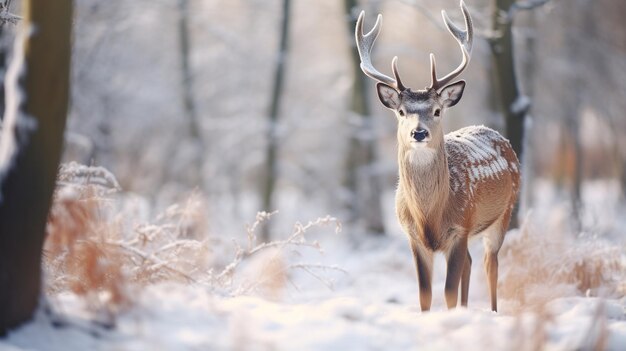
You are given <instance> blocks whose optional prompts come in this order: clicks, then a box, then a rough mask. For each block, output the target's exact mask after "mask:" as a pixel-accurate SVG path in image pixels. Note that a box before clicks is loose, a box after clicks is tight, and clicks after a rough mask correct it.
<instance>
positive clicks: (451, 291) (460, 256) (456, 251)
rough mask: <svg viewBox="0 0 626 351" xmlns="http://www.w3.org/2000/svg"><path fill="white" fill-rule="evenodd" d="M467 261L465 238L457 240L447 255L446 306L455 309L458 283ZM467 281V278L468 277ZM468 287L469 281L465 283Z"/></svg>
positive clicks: (457, 297)
mask: <svg viewBox="0 0 626 351" xmlns="http://www.w3.org/2000/svg"><path fill="white" fill-rule="evenodd" d="M466 260H467V238H461V239H459V240H458V241H457V242H456V243H455V244H454V246H452V249H451V250H450V253H449V254H448V272H447V274H446V287H445V294H446V304H447V305H448V308H454V307H456V304H457V302H458V299H459V282H460V281H461V273H463V269H464V268H465V265H466ZM468 279H469V277H468ZM467 283H468V285H469V281H468V282H467Z"/></svg>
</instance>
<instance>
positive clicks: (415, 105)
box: [405, 101, 432, 111]
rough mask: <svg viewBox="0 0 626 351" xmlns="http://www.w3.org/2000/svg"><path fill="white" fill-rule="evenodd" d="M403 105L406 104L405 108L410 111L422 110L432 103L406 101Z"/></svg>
mask: <svg viewBox="0 0 626 351" xmlns="http://www.w3.org/2000/svg"><path fill="white" fill-rule="evenodd" d="M405 104H406V107H407V108H408V109H409V110H412V111H417V110H423V109H426V108H428V107H430V106H432V103H429V102H423V101H407V102H405Z"/></svg>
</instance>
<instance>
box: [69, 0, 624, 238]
mask: <svg viewBox="0 0 626 351" xmlns="http://www.w3.org/2000/svg"><path fill="white" fill-rule="evenodd" d="M467 5H468V6H469V8H470V11H471V13H472V15H473V17H474V20H475V27H476V29H477V34H478V35H479V36H481V37H482V38H484V39H490V40H480V39H479V38H477V40H476V41H475V47H474V52H473V57H472V62H471V64H470V66H469V68H468V70H467V71H466V72H465V73H464V76H463V78H464V79H466V80H467V81H468V87H467V89H466V91H465V95H464V98H463V100H462V101H461V103H460V105H459V106H458V107H456V108H455V109H452V110H450V112H449V113H448V115H447V118H446V119H447V120H446V121H445V123H444V124H445V128H446V129H447V130H448V131H449V130H454V129H458V128H460V127H462V126H465V125H469V124H487V125H489V126H492V127H494V128H496V129H499V130H500V131H501V132H503V133H505V132H506V133H507V134H509V138H511V139H512V141H513V143H514V144H515V145H517V146H516V147H517V148H519V149H521V148H522V145H525V147H524V150H525V156H524V157H525V158H524V163H525V167H526V169H525V171H524V173H525V175H527V177H526V180H525V181H526V183H525V185H526V187H525V193H526V194H527V195H526V196H525V198H526V202H527V204H526V206H525V207H527V208H532V207H533V206H534V205H535V204H536V203H537V202H538V201H540V200H541V199H542V196H547V193H546V192H545V191H543V190H542V189H545V188H544V187H543V186H544V185H546V184H548V185H550V188H551V189H561V190H558V191H555V193H554V194H552V193H550V194H552V195H550V196H555V197H556V198H558V199H560V200H563V201H566V202H568V203H570V208H571V214H572V215H574V216H575V217H580V216H581V215H580V214H577V211H578V210H577V206H576V205H575V204H576V203H582V204H583V205H584V203H585V197H586V196H589V194H588V191H587V190H585V189H591V188H590V186H595V185H598V184H601V185H602V186H606V187H609V188H611V189H613V188H614V189H616V191H615V192H614V193H616V194H617V193H620V192H623V191H624V190H623V189H624V188H625V186H624V185H625V184H626V175H625V174H626V166H624V158H625V157H626V151H625V150H626V142H624V140H626V138H624V133H626V125H625V123H626V119H625V118H624V117H623V116H622V115H623V113H622V111H624V110H626V106H624V104H625V103H626V102H625V101H624V99H623V98H621V97H622V96H624V95H626V88H625V82H626V67H625V64H626V63H625V62H626V48H625V44H624V43H625V42H626V40H624V37H625V35H626V34H625V33H626V26H624V25H623V24H622V23H621V19H620V16H619V15H618V14H619V13H620V11H622V12H621V13H623V11H624V8H623V7H624V5H623V4H622V2H619V1H615V0H598V1H591V0H574V1H563V0H551V1H518V2H513V1H511V0H497V1H496V0H475V1H472V0H468V1H467ZM537 5H542V6H537ZM76 6H77V12H76V18H75V24H76V28H77V31H78V32H80V33H81V35H80V36H78V37H77V38H76V40H75V42H74V49H73V55H74V60H75V63H76V65H75V67H74V70H73V72H72V81H73V82H74V85H73V89H72V98H73V103H72V106H71V118H70V120H69V133H68V134H67V135H68V138H67V148H66V153H65V160H72V159H74V160H79V161H82V162H90V161H91V160H94V162H95V163H97V164H99V165H103V166H105V167H107V168H109V169H111V170H112V171H113V172H114V173H115V174H116V175H117V176H118V178H119V179H120V182H121V183H122V186H123V187H124V188H125V189H126V190H129V191H132V192H136V193H138V194H139V195H142V196H145V197H146V198H148V199H149V204H147V206H148V207H149V208H150V209H151V210H154V211H157V210H158V209H159V208H162V207H163V206H165V204H169V203H172V202H173V201H177V200H179V199H180V198H181V197H184V196H186V194H185V192H188V191H192V190H193V189H194V188H196V187H197V189H198V190H199V191H200V192H201V193H202V195H203V196H204V198H206V199H207V203H208V208H207V214H206V215H207V217H208V218H209V222H210V224H211V230H212V231H215V232H218V233H220V234H225V235H226V234H229V233H232V232H234V231H240V230H241V223H244V222H246V221H248V220H249V219H250V218H252V217H253V216H254V214H255V213H256V211H258V210H261V209H262V210H274V209H278V210H280V211H281V212H282V214H281V216H280V219H279V220H278V221H277V223H275V227H274V228H273V229H274V230H277V231H282V230H286V229H287V226H290V225H291V223H293V222H294V221H295V220H298V219H301V218H307V217H312V216H317V215H321V214H326V213H331V214H333V215H335V216H337V217H339V218H341V219H343V220H344V221H346V222H348V224H349V226H350V227H353V228H355V229H359V230H363V231H368V232H379V233H380V232H383V231H385V232H388V233H398V232H399V229H398V227H397V224H396V223H395V218H394V216H393V191H394V188H395V185H396V182H397V168H396V167H397V166H396V153H395V120H394V118H391V116H390V114H389V112H388V111H386V110H385V109H384V108H382V107H381V106H380V104H379V103H378V101H377V99H376V97H375V89H374V86H373V84H372V83H371V82H369V81H367V80H365V81H364V80H363V78H364V77H363V74H362V73H361V72H360V70H359V69H358V67H357V66H356V65H355V58H354V55H355V48H354V38H353V29H354V28H353V25H354V24H353V21H354V18H355V15H356V14H358V12H360V10H361V9H363V10H365V11H366V14H367V16H370V17H369V18H368V19H369V20H368V21H367V22H368V23H370V22H372V23H373V18H374V15H375V14H377V13H382V14H384V17H385V24H384V26H385V30H384V31H383V33H382V37H381V38H379V39H378V43H377V51H376V52H375V53H374V60H375V61H376V62H375V64H376V65H377V66H378V67H388V66H389V62H390V61H391V58H392V57H393V56H394V55H398V56H399V57H400V65H401V70H402V72H403V74H404V75H406V77H407V78H406V83H407V85H409V86H411V87H415V88H421V87H423V86H425V85H426V84H427V83H428V79H429V75H428V69H429V67H428V53H429V52H434V53H435V54H436V56H437V57H438V58H440V59H439V60H440V61H441V62H440V63H439V65H440V66H441V69H442V70H445V69H446V68H451V67H456V65H457V64H458V47H457V46H456V44H455V43H454V41H453V40H451V39H450V38H449V35H448V34H447V33H446V32H445V30H444V28H443V26H442V25H441V20H440V17H439V11H440V10H441V9H442V8H444V9H446V10H448V13H449V14H450V15H451V16H452V17H453V20H457V22H459V23H460V13H459V11H458V1H457V0H446V1H440V2H429V1H425V0H383V1H380V0H375V1H374V0H362V1H351V0H345V1H343V2H338V1H332V0H327V1H314V0H298V1H292V2H291V7H290V11H289V16H288V18H287V19H288V21H289V30H288V35H289V40H288V43H289V54H288V55H289V58H288V60H289V64H288V65H286V66H284V74H283V78H282V79H283V83H282V88H281V89H280V90H281V91H282V93H281V94H280V98H279V104H280V108H277V110H276V111H277V112H276V113H271V112H272V111H271V110H272V109H271V108H268V101H269V102H271V101H273V97H272V96H273V94H274V91H275V89H274V87H275V86H276V85H275V81H276V79H274V78H273V77H274V76H275V75H276V72H277V66H276V64H277V61H276V52H277V50H278V49H277V48H280V47H281V45H280V43H281V35H280V34H278V33H279V31H277V28H280V27H281V23H284V21H283V18H284V17H283V13H284V2H283V0H273V1H263V2H261V1H255V0H211V1H196V0H162V1H158V2H154V1H147V0H137V1H134V2H127V1H122V0H111V1H107V2H102V1H98V0H77V2H76ZM531 7H532V10H529V11H521V9H523V8H531ZM166 29H171V30H166ZM498 35H499V37H498ZM494 37H498V38H506V41H507V43H506V46H510V50H508V49H506V50H503V49H502V48H503V46H502V45H503V44H502V43H500V44H498V43H497V41H494V40H493V38H494ZM129 48H132V50H131V49H129ZM507 50H508V51H507ZM509 60H510V62H508V61H509ZM504 61H507V62H504ZM513 63H514V64H513ZM181 72H182V74H181ZM388 72H389V71H388ZM404 72H406V73H404ZM505 73H506V74H505ZM181 76H182V77H183V78H182V82H183V83H182V84H181ZM522 93H523V94H524V95H525V96H527V97H528V98H529V100H524V99H521V96H522ZM172 97H174V98H172ZM496 98H497V100H496ZM185 101H187V102H185ZM189 101H191V102H192V103H191V105H190V104H189ZM529 101H532V110H530V109H529V106H530V105H528V104H527V103H525V102H529ZM514 103H517V104H514ZM269 105H271V104H269ZM512 105H514V106H515V107H519V108H516V109H511V107H512ZM189 106H192V109H191V111H194V112H193V113H190V112H189V111H190V109H189ZM268 110H269V112H268ZM514 112H515V113H514ZM529 113H532V116H531V115H530V114H529ZM194 114H195V118H192V117H190V116H192V115H194ZM278 115H279V116H280V119H279V121H278V122H279V123H269V125H270V126H273V127H272V128H275V130H274V131H273V132H271V133H270V135H271V136H273V137H272V138H268V116H278ZM521 116H527V117H526V120H528V121H529V122H531V123H528V124H527V125H526V127H525V128H526V135H525V136H524V137H522V135H521V133H522V132H523V131H524V130H525V129H524V128H522V127H523V126H524V123H523V119H522V117H521ZM274 138H275V139H274ZM270 139H271V140H277V142H276V144H275V145H274V146H272V143H271V142H270ZM524 139H525V140H524ZM197 140H201V141H202V147H201V151H200V152H199V153H198V152H197V151H194V150H198V149H197V145H199V144H198V143H197ZM90 145H92V146H93V147H91V146H90ZM270 150H274V151H273V152H270ZM271 155H273V156H271ZM272 157H273V158H274V160H273V161H272ZM271 164H274V166H270V165H271ZM531 169H532V172H531ZM272 170H274V172H273V173H272ZM198 171H200V173H201V177H196V176H191V174H194V173H197V172H198ZM268 174H274V175H273V176H272V175H270V176H269V182H268V178H267V177H266V175H268ZM268 184H271V186H270V187H268ZM559 184H560V185H559ZM594 184H595V185H594ZM155 189H156V190H155ZM268 189H269V190H268ZM268 194H270V195H269V196H268ZM268 199H270V200H269V202H268ZM268 203H269V205H268ZM583 207H584V206H583ZM357 232H358V231H357Z"/></svg>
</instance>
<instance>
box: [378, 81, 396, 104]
mask: <svg viewBox="0 0 626 351" xmlns="http://www.w3.org/2000/svg"><path fill="white" fill-rule="evenodd" d="M376 90H377V91H378V98H379V99H380V102H382V103H383V105H385V107H387V108H390V109H392V110H397V109H398V107H400V93H399V92H398V91H397V90H396V89H394V88H392V87H390V86H389V85H387V84H385V83H378V84H376Z"/></svg>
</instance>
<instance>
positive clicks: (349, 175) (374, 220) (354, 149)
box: [344, 0, 385, 234]
mask: <svg viewBox="0 0 626 351" xmlns="http://www.w3.org/2000/svg"><path fill="white" fill-rule="evenodd" d="M344 6H345V11H346V16H347V17H348V18H349V21H348V33H349V35H350V42H351V43H352V44H353V45H354V44H355V42H354V28H355V27H356V19H357V18H356V16H353V13H352V11H353V9H354V7H355V6H356V0H344ZM350 52H351V59H352V74H353V78H352V79H353V80H352V96H351V103H350V108H351V110H352V112H354V114H355V115H357V116H359V117H360V118H361V123H360V124H359V125H357V126H356V127H355V128H354V129H353V130H352V131H351V136H350V144H349V146H348V153H347V160H346V178H345V180H344V185H345V187H346V189H348V192H349V194H350V198H349V200H348V210H349V212H350V218H349V220H350V221H351V222H356V221H358V220H362V221H363V224H364V225H365V229H366V230H367V232H369V233H374V234H384V232H385V228H384V224H383V214H382V208H381V203H380V196H381V186H380V182H379V179H378V175H377V174H376V172H375V171H373V170H372V168H373V167H372V166H373V165H374V164H375V163H376V142H375V139H374V137H373V135H374V132H373V126H372V117H371V111H370V108H369V105H368V103H367V90H366V86H367V85H366V77H365V75H364V74H363V72H361V68H360V63H361V60H360V58H359V54H358V52H357V50H356V47H352V50H351V51H350ZM363 135H364V136H365V138H363V137H362V136H363Z"/></svg>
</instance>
